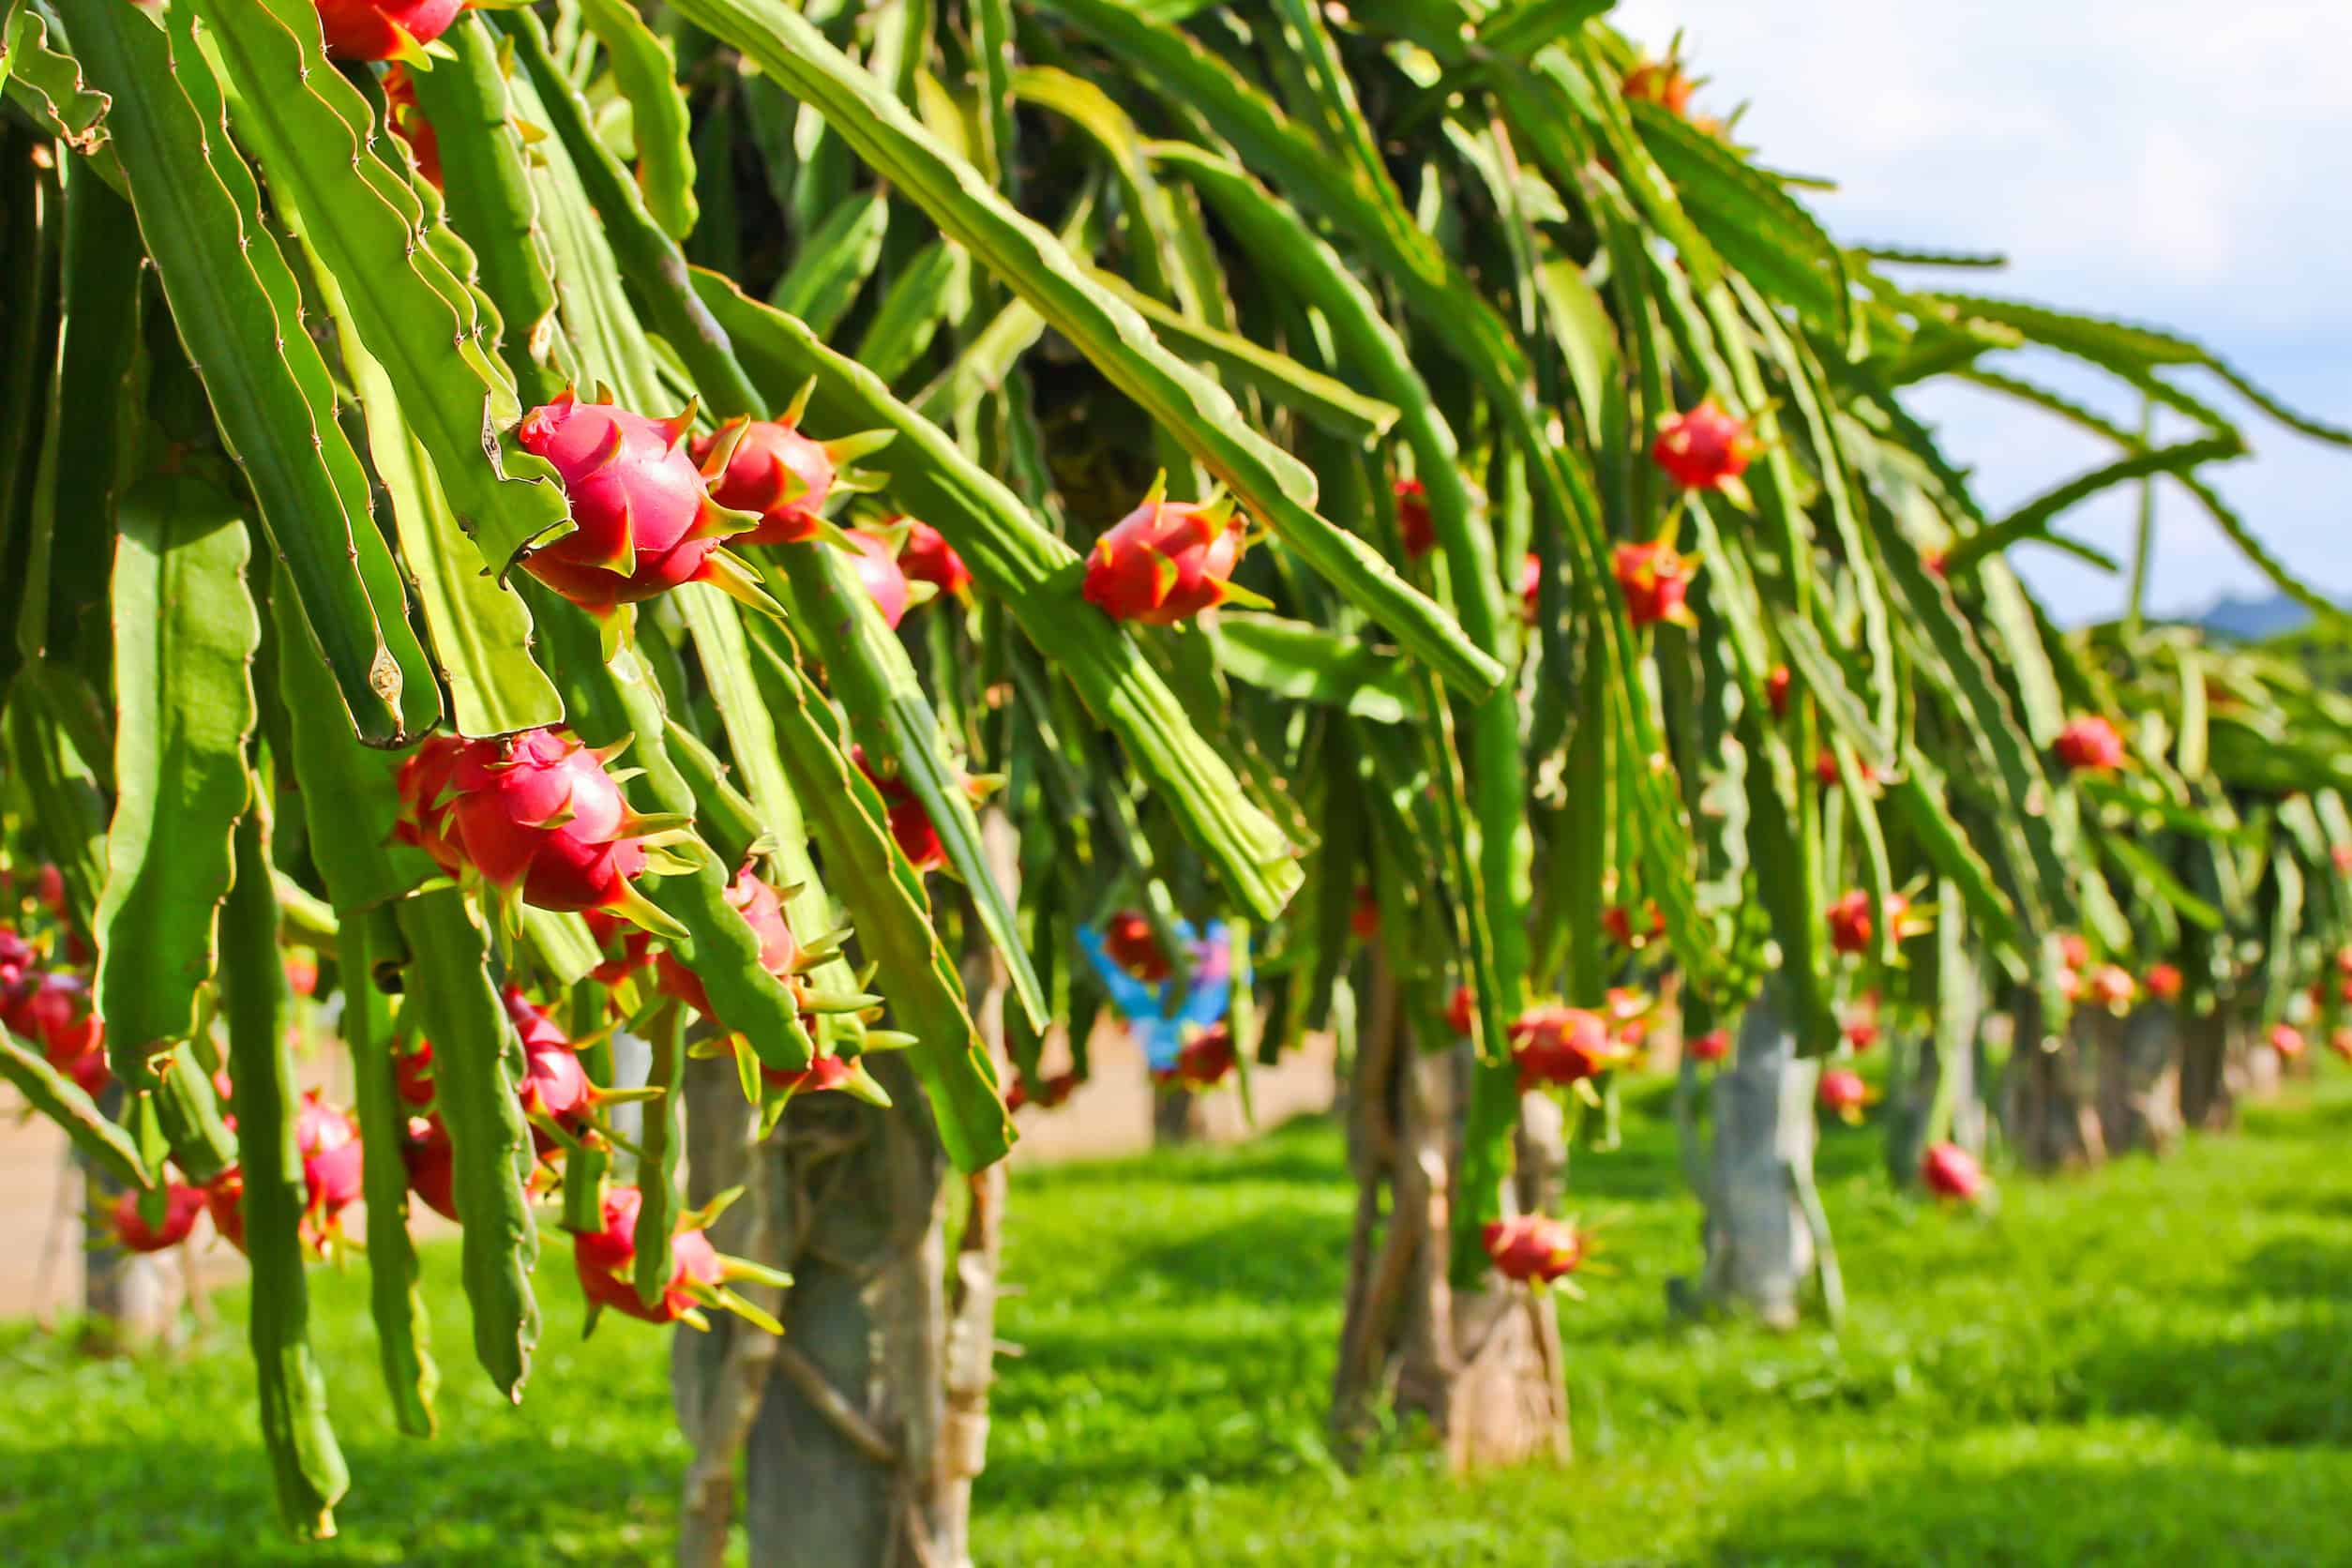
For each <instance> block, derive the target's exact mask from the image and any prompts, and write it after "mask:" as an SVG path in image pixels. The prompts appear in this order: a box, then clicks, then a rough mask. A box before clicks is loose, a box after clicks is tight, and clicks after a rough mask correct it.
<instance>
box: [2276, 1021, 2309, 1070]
mask: <svg viewBox="0 0 2352 1568" xmlns="http://www.w3.org/2000/svg"><path fill="white" fill-rule="evenodd" d="M2269 1040H2270V1048H2271V1049H2272V1050H2274V1051H2277V1052H2278V1053H2279V1055H2281V1056H2282V1057H2284V1058H2285V1059H2286V1060H2287V1061H2289V1062H2292V1061H2294V1060H2295V1059H2296V1058H2297V1057H2299V1056H2300V1055H2302V1054H2303V1046H2304V1040H2303V1032H2302V1031H2301V1030H2299V1029H2298V1028H2296V1027H2295V1026H2294V1025H2293V1024H2286V1023H2274V1024H2272V1025H2271V1026H2270V1034H2269Z"/></svg>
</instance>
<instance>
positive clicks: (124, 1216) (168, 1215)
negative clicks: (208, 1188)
mask: <svg viewBox="0 0 2352 1568" xmlns="http://www.w3.org/2000/svg"><path fill="white" fill-rule="evenodd" d="M203 1213H204V1189H203V1188H202V1187H191V1186H188V1185H185V1184H182V1183H178V1182H174V1183H173V1184H171V1185H170V1186H169V1187H167V1188H165V1189H164V1194H163V1223H162V1224H161V1225H155V1226H151V1225H149V1224H148V1223H147V1220H146V1216H145V1215H143V1214H141V1213H140V1212H139V1195H138V1194H137V1193H135V1192H126V1193H124V1194H123V1195H122V1196H121V1197H120V1198H117V1199H115V1200H114V1207H113V1211H112V1212H111V1213H110V1214H109V1215H108V1218H109V1220H110V1221H111V1223H112V1224H113V1231H114V1242H115V1244H116V1245H118V1246H120V1247H122V1248H123V1250H125V1251H126V1252H161V1251H163V1250H164V1249H165V1248H167V1247H175V1246H177V1245H179V1244H181V1243H182V1242H184V1241H186V1240H188V1232H189V1231H191V1230H193V1229H196V1216H197V1215H198V1214H203Z"/></svg>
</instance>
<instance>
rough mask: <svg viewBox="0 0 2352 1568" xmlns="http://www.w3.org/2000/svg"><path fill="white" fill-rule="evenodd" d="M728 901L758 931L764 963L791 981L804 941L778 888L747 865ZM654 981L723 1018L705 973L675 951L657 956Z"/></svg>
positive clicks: (713, 1016)
mask: <svg viewBox="0 0 2352 1568" xmlns="http://www.w3.org/2000/svg"><path fill="white" fill-rule="evenodd" d="M727 902H728V903H729V904H731V905H732V906H733V907H734V910H735V912H736V913H738V914H740V915H742V916H743V918H744V924H745V925H746V926H749V927H751V928H752V930H753V931H754V932H756V933H757V934H758V936H759V938H760V967H761V969H764V970H766V971H767V972H769V973H770V974H773V975H775V976H776V978H778V979H780V980H783V981H785V982H786V983H787V984H790V983H791V982H792V977H793V976H794V974H795V972H797V971H798V969H799V967H800V962H801V951H800V943H799V942H797V941H795V940H794V939H793V937H792V927H790V926H789V925H787V924H786V923H785V919H784V902H783V899H782V898H781V897H779V896H778V895H777V893H776V889H775V888H773V887H770V886H769V885H768V884H767V883H766V882H762V881H761V879H760V874H759V873H758V872H757V871H755V870H753V869H752V868H751V867H749V866H746V867H744V868H743V869H742V870H740V871H737V872H736V873H735V880H734V881H733V882H730V883H728V884H727ZM654 973H655V981H654V984H655V985H656V987H657V988H659V989H660V990H661V992H662V994H664V995H665V996H671V997H675V998H676V999H677V1000H678V1001H680V1002H683V1003H686V1005H687V1006H688V1007H691V1008H693V1009H694V1010H695V1011H696V1012H698V1013H700V1014H701V1015H702V1016H703V1017H704V1018H710V1019H711V1020H712V1021H714V1022H718V1021H719V1019H718V1017H717V1015H716V1013H714V1012H712V1011H711V999H710V997H709V995H708V993H706V992H705V991H704V990H703V988H702V981H701V977H700V976H698V975H697V974H696V973H695V972H693V971H692V970H690V969H688V968H686V965H684V964H682V963H680V962H679V961H678V960H677V959H676V958H675V957H672V956H671V954H669V953H666V952H665V953H663V954H661V955H660V956H659V957H656V959H655V960H654ZM722 1027H724V1025H723V1024H722Z"/></svg>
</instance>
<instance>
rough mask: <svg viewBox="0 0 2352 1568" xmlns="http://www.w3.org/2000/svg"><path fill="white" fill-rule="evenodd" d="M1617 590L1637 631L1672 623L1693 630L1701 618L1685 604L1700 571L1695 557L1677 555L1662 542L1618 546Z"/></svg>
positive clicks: (1615, 565)
mask: <svg viewBox="0 0 2352 1568" xmlns="http://www.w3.org/2000/svg"><path fill="white" fill-rule="evenodd" d="M1613 569H1614V570H1615V572H1616V574H1617V586H1618V588H1619V589H1620V590H1621V592H1622V593H1623V594H1624V596H1625V616H1626V619H1628V620H1630V621H1632V622H1633V624H1634V626H1636V628H1639V627H1642V626H1654V625H1655V624H1656V623H1658V622H1660V621H1670V622H1672V623H1673V624H1674V625H1676V626H1696V625H1697V624H1698V618H1697V617H1696V615H1693V614H1692V613H1691V607H1690V606H1689V605H1688V604H1687V603H1685V602H1684V600H1685V598H1686V596H1688V595H1689V593H1690V591H1691V579H1692V577H1693V576H1694V575H1695V574H1696V572H1697V570H1698V558H1697V557H1696V556H1695V555H1677V554H1675V553H1674V548H1673V547H1672V546H1671V545H1668V544H1666V543H1664V542H1663V541H1655V540H1653V541H1651V543H1649V544H1639V545H1619V546H1618V547H1617V554H1616V556H1615V558H1614V567H1613Z"/></svg>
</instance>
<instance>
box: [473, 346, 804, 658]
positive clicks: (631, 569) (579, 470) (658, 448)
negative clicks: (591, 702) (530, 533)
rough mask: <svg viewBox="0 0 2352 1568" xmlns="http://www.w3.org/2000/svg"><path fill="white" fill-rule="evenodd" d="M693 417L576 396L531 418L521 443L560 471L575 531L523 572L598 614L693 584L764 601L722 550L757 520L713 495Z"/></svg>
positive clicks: (534, 555)
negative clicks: (693, 448)
mask: <svg viewBox="0 0 2352 1568" xmlns="http://www.w3.org/2000/svg"><path fill="white" fill-rule="evenodd" d="M692 417H693V411H692V410H691V409H688V410H687V411H686V412H685V413H682V414H680V415H677V416H676V417H675V418H672V419H649V418H647V417H646V416H645V415H641V414H632V413H630V412H629V411H627V410H626V409H621V408H615V407H613V406H611V404H609V403H602V402H596V403H583V402H581V401H580V400H578V399H577V398H576V397H574V396H573V395H572V394H571V393H570V392H568V391H567V392H565V394H564V395H563V396H562V397H560V398H558V399H557V400H555V401H554V402H551V403H546V404H542V405H541V406H540V407H538V408H535V409H533V410H532V411H531V412H530V413H528V414H526V415H523V416H522V423H521V424H520V426H518V427H517V428H516V431H515V439H516V440H517V441H518V442H520V444H521V445H522V448H523V450H525V451H527V452H530V453H532V454H534V455H535V456H537V457H541V458H545V459H546V460H548V461H549V462H550V463H551V464H552V465H553V466H554V468H555V472H556V475H557V477H558V478H559V479H561V480H562V482H563V486H564V495H565V500H566V501H567V502H568V503H569V505H570V507H571V515H572V521H573V523H574V524H575V526H574V528H573V530H572V532H571V533H569V534H566V535H564V536H563V537H561V538H559V539H557V540H555V541H554V542H553V543H552V544H549V545H545V546H542V547H541V548H539V549H537V550H533V551H532V552H531V553H530V554H528V555H526V556H525V557H523V561H522V565H523V569H524V570H525V571H528V572H530V573H531V574H532V575H533V576H534V577H536V578H537V579H538V580H540V581H542V582H544V583H546V584H547V585H548V586H549V587H550V588H552V589H554V590H555V591H556V592H557V593H559V594H561V595H563V596H565V598H567V599H569V600H571V601H572V603H574V604H576V605H579V606H580V608H581V609H583V610H586V611H591V612H592V613H595V614H597V615H610V614H611V613H612V611H614V610H615V609H617V608H618V607H620V606H622V605H628V604H636V603H638V602H640V601H641V600H644V599H649V598H652V597H653V596H656V595H657V594H664V593H667V592H669V591H670V590H671V589H672V588H676V587H679V586H681V585H682V584H685V583H688V582H709V583H712V584H714V585H715V586H717V587H720V588H723V589H726V590H727V591H728V592H730V593H743V592H746V591H749V592H754V593H756V590H751V589H748V584H749V582H750V578H749V575H748V569H747V568H745V567H743V566H742V565H740V563H736V562H734V561H733V558H732V557H730V556H728V555H727V554H725V553H724V552H723V551H721V550H719V548H718V547H719V542H720V540H722V539H723V538H725V537H727V536H728V535H735V534H741V533H744V532H746V530H748V529H750V528H752V527H753V526H755V524H756V522H757V520H756V519H755V518H754V517H753V516H752V515H751V514H749V513H747V512H737V511H732V510H730V509H729V508H727V507H724V506H721V505H719V504H718V503H717V502H716V501H714V500H712V499H711V496H710V492H709V491H708V490H705V489H704V488H703V484H702V475H701V472H700V471H699V470H697V469H696V467H695V465H694V460H693V459H692V458H691V457H689V456H687V454H686V450H685V447H684V445H683V443H684V441H685V438H686V427H687V424H688V423H689V422H690V421H691V419H692Z"/></svg>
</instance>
